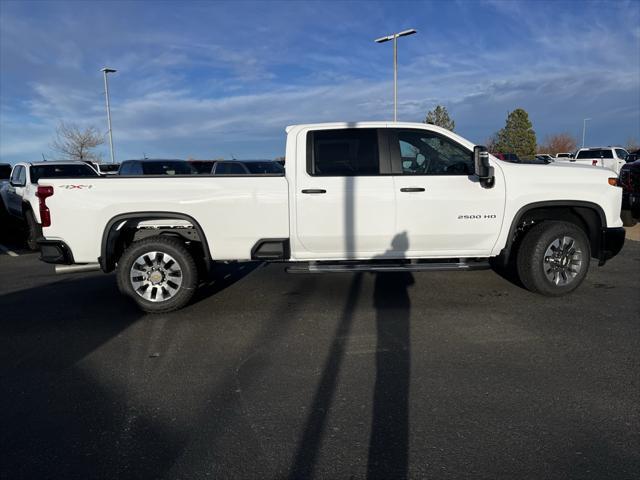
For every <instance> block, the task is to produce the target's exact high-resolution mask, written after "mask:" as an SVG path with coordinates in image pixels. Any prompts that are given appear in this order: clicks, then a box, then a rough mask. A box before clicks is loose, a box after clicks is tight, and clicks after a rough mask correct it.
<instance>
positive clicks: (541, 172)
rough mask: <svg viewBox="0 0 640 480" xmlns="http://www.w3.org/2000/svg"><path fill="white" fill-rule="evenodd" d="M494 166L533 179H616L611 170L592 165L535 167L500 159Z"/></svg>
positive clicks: (507, 172) (562, 163)
mask: <svg viewBox="0 0 640 480" xmlns="http://www.w3.org/2000/svg"><path fill="white" fill-rule="evenodd" d="M495 161H496V164H497V165H498V167H500V169H501V170H502V171H503V172H505V174H507V175H525V176H529V175H531V177H532V179H533V178H549V179H551V178H554V179H558V178H562V179H563V180H566V181H569V182H570V181H572V180H574V181H577V182H580V183H582V182H584V181H588V180H589V179H593V181H594V182H600V181H604V182H605V183H607V179H608V178H610V177H616V173H615V172H613V171H612V170H609V169H607V168H602V167H594V166H593V165H584V164H579V163H568V162H552V163H549V164H547V165H536V164H529V163H511V162H505V161H503V160H500V159H495Z"/></svg>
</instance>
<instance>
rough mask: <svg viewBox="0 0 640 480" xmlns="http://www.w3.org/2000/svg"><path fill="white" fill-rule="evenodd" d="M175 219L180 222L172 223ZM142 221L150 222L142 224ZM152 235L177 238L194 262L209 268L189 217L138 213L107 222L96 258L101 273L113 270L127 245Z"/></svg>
mask: <svg viewBox="0 0 640 480" xmlns="http://www.w3.org/2000/svg"><path fill="white" fill-rule="evenodd" d="M176 220H179V221H181V222H177V223H176V222H175V221H176ZM145 222H151V223H147V224H145ZM165 222H166V223H165ZM163 223H164V224H163ZM167 223H168V224H167ZM172 223H173V224H172ZM153 236H172V237H176V238H179V239H180V240H182V241H183V242H184V243H185V245H186V246H187V248H188V249H189V251H190V252H191V253H192V255H193V257H194V259H195V260H196V262H197V263H199V264H201V266H203V267H205V268H206V269H208V268H209V263H210V261H211V254H210V252H209V246H208V243H207V240H206V237H205V235H204V232H203V230H202V228H201V227H200V225H199V224H198V222H196V221H195V220H194V219H193V218H192V217H190V216H188V215H184V214H179V213H168V212H139V213H131V214H125V215H118V216H116V217H114V218H112V219H111V220H110V221H109V222H108V223H107V226H106V227H105V229H104V232H103V235H102V245H101V253H100V258H99V259H98V261H99V263H100V266H101V268H102V270H103V271H104V272H110V271H112V270H114V269H115V266H116V263H117V262H118V260H119V259H120V257H121V256H122V253H123V252H124V251H125V250H126V248H127V247H128V246H129V245H131V244H132V243H133V242H136V241H138V240H142V239H143V238H149V237H153Z"/></svg>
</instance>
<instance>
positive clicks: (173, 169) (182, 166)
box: [142, 161, 195, 175]
mask: <svg viewBox="0 0 640 480" xmlns="http://www.w3.org/2000/svg"><path fill="white" fill-rule="evenodd" d="M142 171H143V173H144V174H145V175H191V174H193V173H195V170H194V169H193V167H191V165H189V164H188V163H187V162H181V161H178V162H171V161H167V162H155V161H154V162H142Z"/></svg>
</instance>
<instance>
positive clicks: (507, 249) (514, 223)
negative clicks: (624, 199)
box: [500, 200, 607, 265]
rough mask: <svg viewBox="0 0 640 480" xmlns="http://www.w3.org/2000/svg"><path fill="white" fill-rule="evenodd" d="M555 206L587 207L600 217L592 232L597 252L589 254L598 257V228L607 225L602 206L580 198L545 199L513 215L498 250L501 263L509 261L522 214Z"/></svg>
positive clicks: (523, 207)
mask: <svg viewBox="0 0 640 480" xmlns="http://www.w3.org/2000/svg"><path fill="white" fill-rule="evenodd" d="M557 207H569V208H576V207H577V208H587V209H590V210H593V211H594V212H595V213H596V214H597V216H598V218H599V219H600V228H599V231H598V232H594V233H597V237H595V241H596V243H597V250H598V252H595V251H592V252H591V254H592V256H594V257H596V258H598V257H599V250H600V247H601V245H600V244H599V241H600V230H602V228H605V227H606V225H607V218H606V216H605V213H604V210H603V209H602V207H601V206H600V205H598V204H597V203H593V202H586V201H580V200H546V201H542V202H533V203H528V204H526V205H524V206H522V207H520V209H519V210H518V211H517V212H516V214H515V215H514V217H513V219H512V220H511V225H510V227H509V234H508V235H507V242H506V244H505V246H504V248H503V249H502V251H501V252H500V256H501V257H502V259H503V262H502V263H503V264H504V265H506V264H507V263H508V261H509V257H510V255H511V247H512V246H513V243H514V242H513V241H514V236H515V233H516V229H517V228H518V225H520V221H521V220H522V217H524V215H525V214H526V213H527V212H529V211H531V210H535V209H538V208H557ZM590 240H594V239H590ZM596 253H597V255H596Z"/></svg>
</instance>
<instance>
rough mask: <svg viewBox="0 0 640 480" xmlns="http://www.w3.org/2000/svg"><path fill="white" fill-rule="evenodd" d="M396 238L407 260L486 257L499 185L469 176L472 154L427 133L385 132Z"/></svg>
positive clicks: (498, 211) (500, 210) (499, 215)
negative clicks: (399, 238) (489, 185)
mask: <svg viewBox="0 0 640 480" xmlns="http://www.w3.org/2000/svg"><path fill="white" fill-rule="evenodd" d="M389 145H390V147H389V149H390V156H391V162H392V169H393V173H394V176H393V181H394V189H395V192H396V198H397V200H396V235H398V236H402V238H404V239H405V242H404V246H403V248H406V256H408V257H463V256H465V257H467V256H468V257H472V256H488V255H489V254H490V253H491V250H492V248H493V246H494V244H495V242H496V240H497V238H498V234H499V233H500V227H501V224H502V219H503V215H504V202H505V185H504V180H503V177H502V172H501V171H500V169H498V168H496V169H495V170H496V171H495V175H496V181H495V185H494V186H493V188H483V187H482V186H481V185H480V183H479V182H478V180H477V178H476V177H475V176H474V175H473V171H474V167H473V153H472V152H471V150H469V149H468V148H466V147H465V146H463V145H461V144H459V143H458V142H456V141H455V140H454V139H452V138H450V137H447V136H445V135H442V134H440V133H436V132H433V131H429V130H422V129H389Z"/></svg>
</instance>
